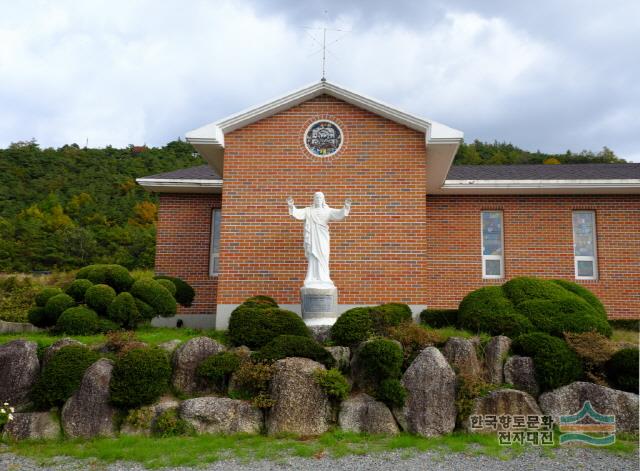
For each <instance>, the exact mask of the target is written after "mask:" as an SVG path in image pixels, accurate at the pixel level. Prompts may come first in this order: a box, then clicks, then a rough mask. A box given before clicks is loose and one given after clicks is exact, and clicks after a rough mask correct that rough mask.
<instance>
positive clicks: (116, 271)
mask: <svg viewBox="0 0 640 471" xmlns="http://www.w3.org/2000/svg"><path fill="white" fill-rule="evenodd" d="M76 279H87V280H89V281H91V282H92V283H94V284H105V285H109V286H111V287H112V288H113V289H115V290H116V291H117V292H122V291H127V290H129V288H131V286H132V285H133V282H134V279H133V277H132V276H131V274H130V273H129V270H127V269H126V268H125V267H123V266H122V265H113V264H109V265H106V264H96V265H88V266H86V267H84V268H81V269H80V270H79V271H78V273H77V274H76Z"/></svg>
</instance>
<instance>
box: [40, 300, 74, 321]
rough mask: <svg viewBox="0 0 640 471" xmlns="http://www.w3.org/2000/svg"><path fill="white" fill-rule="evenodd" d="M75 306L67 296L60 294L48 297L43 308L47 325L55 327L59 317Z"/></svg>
mask: <svg viewBox="0 0 640 471" xmlns="http://www.w3.org/2000/svg"><path fill="white" fill-rule="evenodd" d="M75 305H76V302H75V301H74V300H73V298H72V297H71V296H69V295H68V294H64V293H61V294H56V295H55V296H52V297H50V298H49V300H48V301H47V304H45V306H44V313H45V315H46V316H47V322H48V323H49V325H55V323H56V322H57V321H58V318H59V317H60V315H61V314H62V313H63V312H64V311H66V310H67V309H69V308H70V307H73V306H75Z"/></svg>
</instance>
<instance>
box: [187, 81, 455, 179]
mask: <svg viewBox="0 0 640 471" xmlns="http://www.w3.org/2000/svg"><path fill="white" fill-rule="evenodd" d="M323 94H326V95H329V96H333V97H335V98H338V99H339V100H342V101H345V102H347V103H350V104H352V105H354V106H357V107H358V108H362V109H365V110H367V111H370V112H372V113H374V114H377V115H379V116H382V117H384V118H387V119H389V120H391V121H394V122H396V123H399V124H402V125H404V126H407V127H408V128H411V129H414V130H416V131H419V132H423V133H424V135H425V141H426V143H427V148H428V150H427V175H432V176H437V177H438V178H439V180H438V181H437V186H438V188H439V187H440V186H441V185H442V183H443V182H444V179H445V177H446V175H447V172H448V170H449V167H450V166H451V163H452V162H453V158H454V156H455V153H456V151H457V149H458V145H459V144H460V142H462V138H463V136H464V134H463V133H462V131H458V130H456V129H453V128H450V127H448V126H445V125H444V124H441V123H438V122H435V121H431V120H428V119H424V118H420V117H417V116H414V115H411V114H408V113H405V112H404V111H401V110H398V109H397V108H394V107H392V106H390V105H387V104H385V103H382V102H380V101H378V100H374V99H372V98H368V97H366V96H364V95H360V94H358V93H354V92H352V91H349V90H347V89H346V88H343V87H340V86H338V85H336V84H333V83H330V82H327V81H320V82H316V83H313V84H312V85H309V86H307V87H304V88H301V89H299V90H296V91H294V92H291V93H288V94H286V95H284V96H281V97H279V98H276V99H274V100H271V101H269V102H267V103H264V104H262V105H259V106H255V107H252V108H250V109H248V110H245V111H242V112H240V113H237V114H234V115H231V116H229V117H227V118H223V119H221V120H219V121H216V122H214V123H210V124H207V125H206V126H203V127H201V128H198V129H194V130H193V131H190V132H188V133H187V135H186V138H187V141H188V142H190V143H191V144H193V145H194V147H195V148H196V149H197V150H198V152H200V154H201V155H202V156H203V157H204V158H205V160H206V161H207V162H208V163H209V165H211V167H212V168H213V169H214V170H215V171H216V172H217V173H218V174H219V175H223V171H224V135H225V134H226V133H228V132H232V131H235V130H237V129H240V128H242V127H244V126H247V125H249V124H252V123H255V122H256V121H259V120H261V119H264V118H267V117H269V116H273V115H274V114H277V113H280V112H282V111H284V110H287V109H289V108H292V107H294V106H296V105H298V104H300V103H303V102H305V101H307V100H310V99H312V98H315V97H317V96H320V95H323ZM429 148H430V150H431V151H430V150H429ZM436 160H437V161H436ZM431 180H433V183H436V182H435V180H437V179H435V180H434V179H430V181H431ZM427 186H428V187H429V186H430V184H429V182H428V183H427ZM427 190H429V188H427Z"/></svg>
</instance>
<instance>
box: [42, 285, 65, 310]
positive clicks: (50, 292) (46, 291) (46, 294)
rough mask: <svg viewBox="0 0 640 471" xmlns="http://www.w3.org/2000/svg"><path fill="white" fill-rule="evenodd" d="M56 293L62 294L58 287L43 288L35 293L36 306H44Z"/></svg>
mask: <svg viewBox="0 0 640 471" xmlns="http://www.w3.org/2000/svg"><path fill="white" fill-rule="evenodd" d="M58 294H62V290H61V289H60V288H43V289H42V290H40V292H39V293H38V294H36V306H39V307H44V306H45V304H47V301H49V298H52V297H54V296H56V295H58Z"/></svg>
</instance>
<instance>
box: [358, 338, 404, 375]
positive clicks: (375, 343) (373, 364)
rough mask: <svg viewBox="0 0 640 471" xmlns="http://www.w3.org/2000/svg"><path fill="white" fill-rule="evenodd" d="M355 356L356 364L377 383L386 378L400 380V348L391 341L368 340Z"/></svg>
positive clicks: (401, 357) (401, 359)
mask: <svg viewBox="0 0 640 471" xmlns="http://www.w3.org/2000/svg"><path fill="white" fill-rule="evenodd" d="M357 356H358V364H359V365H360V366H361V367H362V368H363V370H364V371H365V373H367V376H368V377H370V378H373V379H374V380H375V381H376V382H377V383H379V382H380V381H382V380H384V379H388V378H392V379H397V378H400V376H401V374H402V361H403V356H402V348H400V347H399V346H398V344H397V343H396V342H394V341H392V340H387V339H374V340H370V341H368V342H366V343H365V344H364V345H362V347H361V348H360V350H358V353H357Z"/></svg>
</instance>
